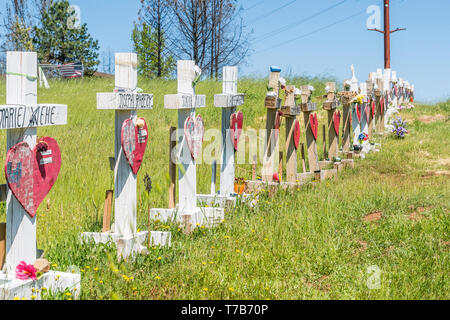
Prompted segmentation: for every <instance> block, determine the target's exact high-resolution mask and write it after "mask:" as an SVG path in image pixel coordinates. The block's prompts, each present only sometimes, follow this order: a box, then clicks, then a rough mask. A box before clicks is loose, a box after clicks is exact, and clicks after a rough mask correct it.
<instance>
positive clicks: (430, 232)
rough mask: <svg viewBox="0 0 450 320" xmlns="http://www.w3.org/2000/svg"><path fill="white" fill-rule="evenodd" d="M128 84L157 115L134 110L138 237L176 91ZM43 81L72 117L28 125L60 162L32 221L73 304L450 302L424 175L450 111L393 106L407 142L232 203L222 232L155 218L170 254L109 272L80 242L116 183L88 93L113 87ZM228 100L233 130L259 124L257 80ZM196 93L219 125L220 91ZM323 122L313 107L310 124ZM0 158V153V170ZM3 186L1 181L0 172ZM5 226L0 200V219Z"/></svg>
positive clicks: (210, 86) (156, 181)
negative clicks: (240, 99) (237, 122)
mask: <svg viewBox="0 0 450 320" xmlns="http://www.w3.org/2000/svg"><path fill="white" fill-rule="evenodd" d="M139 84H140V85H139V87H141V88H143V89H144V92H150V93H154V94H155V107H154V109H153V110H151V111H143V112H139V115H140V116H143V117H145V119H146V121H147V123H148V126H149V131H150V139H149V144H148V146H147V152H146V155H145V158H144V161H143V165H142V167H141V171H140V172H139V175H138V191H137V192H138V207H139V209H138V226H139V228H140V229H142V230H145V229H147V213H148V208H152V207H160V208H165V207H167V205H168V195H167V190H168V185H169V181H168V164H167V159H168V158H169V150H168V140H169V136H168V135H169V127H170V126H173V125H176V117H177V113H176V112H175V111H169V110H164V109H163V106H162V101H163V95H164V94H169V93H175V92H176V82H174V81H168V82H163V81H161V82H158V81H146V80H142V81H141V80H140V82H139ZM294 84H296V85H300V84H306V80H305V79H297V80H296V81H295V82H294ZM50 85H51V87H52V88H51V89H50V90H44V89H39V92H38V100H39V102H40V103H44V102H53V103H64V104H67V105H68V115H69V116H68V124H67V125H66V126H59V127H47V128H39V129H38V135H40V136H44V135H50V136H52V137H54V138H55V139H56V140H57V141H58V143H59V145H60V148H61V151H62V158H63V159H62V169H61V172H60V175H59V177H58V181H57V183H56V184H55V186H54V188H53V189H52V190H51V192H50V194H49V195H48V197H47V199H50V200H49V202H50V208H49V209H47V206H46V203H47V199H46V200H44V202H43V204H42V205H41V206H40V208H39V210H38V213H37V217H38V218H37V230H38V245H39V247H40V248H42V249H44V250H45V252H46V257H47V258H48V259H49V260H50V262H51V263H52V264H56V265H57V266H56V267H54V269H57V270H62V271H66V270H68V269H69V268H76V269H78V270H79V272H80V273H81V275H82V292H81V299H116V298H118V299H449V298H450V295H449V292H450V290H449V289H450V285H449V271H450V270H449V265H450V264H449V262H450V261H449V246H450V243H449V241H450V239H449V218H448V213H449V205H450V203H449V199H450V197H449V196H450V195H449V179H448V175H435V174H433V172H436V171H445V170H447V172H448V171H449V170H450V165H449V161H448V159H449V158H450V156H449V155H450V145H449V143H448V138H447V137H448V136H449V133H450V132H449V131H450V126H449V121H448V117H449V115H450V102H445V103H441V104H438V105H435V106H418V107H417V108H416V109H414V110H410V111H402V112H401V115H402V117H405V118H407V119H408V120H410V122H409V129H410V134H409V135H408V136H407V137H406V139H404V140H397V139H395V138H393V137H391V136H389V135H387V136H378V137H377V138H376V142H379V143H381V145H382V147H381V152H379V153H373V154H370V155H368V157H367V159H366V160H364V161H358V160H357V162H356V168H355V169H354V170H351V171H345V172H344V173H343V174H342V175H340V177H339V179H337V180H335V181H329V182H326V183H321V184H319V185H316V186H315V187H313V186H308V187H305V188H303V189H302V190H300V191H297V192H279V193H278V194H277V195H276V196H274V197H270V198H269V197H268V195H267V194H261V196H260V201H259V205H258V206H257V207H256V208H253V209H250V208H248V207H247V206H245V205H238V206H237V207H236V208H234V209H232V210H229V211H227V212H226V218H225V222H224V223H223V224H222V225H221V226H220V227H219V228H216V229H212V230H206V229H201V228H200V229H198V230H197V231H196V232H195V233H194V235H192V236H185V235H184V234H182V233H181V232H180V231H179V229H178V226H176V225H169V226H164V225H161V224H156V223H153V224H152V226H151V227H152V229H153V230H155V229H158V230H170V231H172V237H173V238H172V242H173V246H172V248H170V249H160V248H151V249H150V254H149V255H147V256H139V257H138V258H137V259H136V261H134V262H122V263H118V262H117V261H116V259H115V255H116V253H115V249H114V247H111V246H108V245H100V246H97V247H95V246H92V245H87V244H81V243H80V242H79V241H78V236H79V234H80V233H81V232H83V231H100V228H101V223H102V222H101V221H102V214H103V202H104V196H105V190H107V189H112V188H113V186H114V184H113V175H112V172H111V171H110V169H109V163H108V157H109V156H113V154H114V142H113V134H114V112H111V111H101V110H96V107H95V106H96V93H97V92H108V91H112V89H113V86H114V83H113V80H110V79H108V80H104V79H83V80H81V81H61V82H51V83H50ZM314 86H315V87H316V88H317V89H318V91H317V92H316V93H315V94H316V95H320V94H321V93H323V87H324V86H323V81H322V82H321V81H319V80H315V83H314ZM239 91H240V92H244V93H246V94H247V96H246V103H245V105H244V106H242V107H240V109H241V110H243V111H244V117H245V120H244V121H245V126H244V127H251V128H255V129H260V128H263V127H264V126H265V109H264V107H263V99H264V94H265V92H266V81H265V80H261V81H259V80H252V79H246V80H242V81H240V82H239ZM197 92H198V93H199V94H206V95H207V105H208V107H207V108H204V109H201V110H199V112H198V113H199V114H201V115H202V116H203V117H204V119H205V124H206V127H207V128H219V127H220V123H221V119H220V116H221V113H220V110H219V109H216V108H213V107H212V101H213V95H214V94H216V93H219V92H221V84H220V83H216V82H208V81H207V82H203V83H200V84H199V86H198V90H197ZM4 102H5V82H4V81H2V80H0V103H4ZM436 114H441V115H444V116H445V117H444V118H443V119H442V118H440V120H437V121H434V122H431V123H423V122H421V121H419V120H418V119H419V118H420V117H422V116H424V115H436ZM300 118H302V117H300ZM324 119H325V114H324V112H323V111H319V122H320V123H324ZM281 137H283V133H282V134H281ZM302 139H304V132H303V131H302ZM321 140H322V139H321V137H319V141H318V143H319V145H318V150H319V154H320V155H321V150H322V148H321V143H322V141H321ZM5 141H6V134H2V135H0V142H1V145H3V146H4V145H5ZM281 141H282V140H281ZM205 144H206V143H205ZM205 144H204V145H205ZM281 145H284V144H283V143H282V144H281ZM4 157H5V153H2V154H0V163H2V162H3V161H4V160H5V159H4ZM250 168H251V167H250V166H249V165H242V166H239V168H238V169H237V175H239V176H242V177H244V178H250V177H251V169H250ZM145 173H148V174H149V175H150V176H151V177H152V180H153V186H154V188H153V191H152V192H151V194H150V196H149V197H148V196H147V195H146V192H145V190H144V185H143V180H142V179H143V176H144V174H145ZM197 177H198V182H197V188H198V192H199V193H202V192H203V193H207V192H209V185H210V182H209V181H210V167H209V166H208V165H206V164H204V165H199V166H198V169H197ZM0 183H5V178H4V176H3V175H2V176H1V177H0ZM412 206H414V208H413V207H412ZM417 208H419V209H417ZM421 208H424V209H421ZM413 211H416V212H419V211H420V212H419V214H420V216H419V219H416V220H412V219H410V218H409V216H410V215H411V214H412V212H413ZM373 212H381V213H382V217H381V219H380V220H378V221H373V222H365V221H364V217H365V216H366V215H368V214H370V213H373ZM5 219H6V218H5V210H4V206H3V205H2V206H1V207H0V221H5ZM371 266H376V267H377V268H379V270H380V277H381V285H380V288H379V289H375V290H369V289H368V287H367V281H368V279H369V277H370V276H371V274H370V273H368V267H371ZM97 268H98V269H97ZM49 298H56V299H67V298H68V296H67V295H62V294H60V295H55V296H50V297H49Z"/></svg>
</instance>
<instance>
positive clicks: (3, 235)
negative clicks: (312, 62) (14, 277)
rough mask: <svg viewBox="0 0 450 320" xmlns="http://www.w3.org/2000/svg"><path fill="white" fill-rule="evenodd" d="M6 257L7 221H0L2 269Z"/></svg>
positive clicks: (0, 261) (0, 260)
mask: <svg viewBox="0 0 450 320" xmlns="http://www.w3.org/2000/svg"><path fill="white" fill-rule="evenodd" d="M5 258H6V223H0V271H1V270H2V269H3V265H4V264H5Z"/></svg>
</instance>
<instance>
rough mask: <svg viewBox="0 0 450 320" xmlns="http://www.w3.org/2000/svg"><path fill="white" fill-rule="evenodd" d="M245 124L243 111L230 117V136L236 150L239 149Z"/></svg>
mask: <svg viewBox="0 0 450 320" xmlns="http://www.w3.org/2000/svg"><path fill="white" fill-rule="evenodd" d="M243 124H244V114H243V113H242V111H238V112H235V113H233V114H232V115H231V117H230V138H231V142H232V143H233V145H234V150H235V151H237V150H238V146H239V139H240V137H241V133H242V126H243Z"/></svg>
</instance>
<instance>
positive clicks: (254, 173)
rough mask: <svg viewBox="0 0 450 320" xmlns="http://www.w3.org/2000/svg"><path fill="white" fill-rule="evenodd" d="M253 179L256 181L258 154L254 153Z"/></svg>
mask: <svg viewBox="0 0 450 320" xmlns="http://www.w3.org/2000/svg"><path fill="white" fill-rule="evenodd" d="M252 181H256V154H254V155H253V168H252Z"/></svg>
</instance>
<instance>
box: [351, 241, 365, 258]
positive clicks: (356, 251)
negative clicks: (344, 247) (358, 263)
mask: <svg viewBox="0 0 450 320" xmlns="http://www.w3.org/2000/svg"><path fill="white" fill-rule="evenodd" d="M358 244H359V245H360V247H359V248H357V249H355V250H354V251H353V255H354V256H357V255H358V254H360V253H363V252H364V251H366V250H367V242H366V241H361V240H358Z"/></svg>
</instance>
